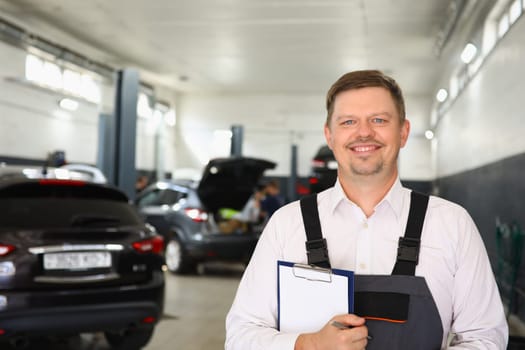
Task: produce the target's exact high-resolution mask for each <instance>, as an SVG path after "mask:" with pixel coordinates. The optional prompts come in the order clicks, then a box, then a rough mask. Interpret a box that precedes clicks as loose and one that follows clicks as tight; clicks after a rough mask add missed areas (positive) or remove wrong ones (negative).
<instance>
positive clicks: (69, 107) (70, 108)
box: [58, 98, 78, 112]
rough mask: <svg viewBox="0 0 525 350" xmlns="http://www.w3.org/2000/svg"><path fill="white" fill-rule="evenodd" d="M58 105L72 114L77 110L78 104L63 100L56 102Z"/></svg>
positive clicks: (70, 100)
mask: <svg viewBox="0 0 525 350" xmlns="http://www.w3.org/2000/svg"><path fill="white" fill-rule="evenodd" d="M58 105H59V106H60V107H61V108H63V109H65V110H68V111H71V112H74V111H76V110H77V109H78V102H77V101H75V100H72V99H70V98H63V99H61V100H60V102H58Z"/></svg>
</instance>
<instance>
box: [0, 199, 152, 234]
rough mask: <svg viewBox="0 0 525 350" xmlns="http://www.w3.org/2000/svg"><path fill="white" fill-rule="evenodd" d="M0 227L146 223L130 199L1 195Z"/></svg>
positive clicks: (25, 227)
mask: <svg viewBox="0 0 525 350" xmlns="http://www.w3.org/2000/svg"><path fill="white" fill-rule="evenodd" d="M0 213H2V215H0V229H2V230H5V229H10V228H16V229H48V228H67V227H79V226H84V227H86V226H87V227H115V226H128V225H137V224H140V223H142V221H141V218H140V216H139V215H138V214H137V213H136V211H135V209H134V208H133V207H132V206H130V205H129V204H128V203H126V202H120V201H113V200H100V199H98V200H94V199H83V198H30V197H24V198H0Z"/></svg>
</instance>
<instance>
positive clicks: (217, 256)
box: [186, 234, 259, 261]
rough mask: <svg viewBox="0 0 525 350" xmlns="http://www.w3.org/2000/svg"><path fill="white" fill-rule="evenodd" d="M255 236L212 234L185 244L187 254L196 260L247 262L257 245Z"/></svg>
mask: <svg viewBox="0 0 525 350" xmlns="http://www.w3.org/2000/svg"><path fill="white" fill-rule="evenodd" d="M258 239H259V235H256V234H213V235H206V236H204V235H203V236H202V239H193V240H191V241H189V242H187V244H186V252H187V254H188V255H189V256H190V257H191V258H193V259H196V260H201V261H202V260H233V261H245V260H246V261H247V260H248V259H249V258H250V257H251V255H252V253H253V250H254V249H255V246H256V245H257V241H258Z"/></svg>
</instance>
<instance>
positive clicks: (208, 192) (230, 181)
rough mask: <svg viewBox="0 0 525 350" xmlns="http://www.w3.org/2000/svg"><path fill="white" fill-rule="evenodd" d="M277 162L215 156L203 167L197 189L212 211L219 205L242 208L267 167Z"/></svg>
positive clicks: (203, 202)
mask: <svg viewBox="0 0 525 350" xmlns="http://www.w3.org/2000/svg"><path fill="white" fill-rule="evenodd" d="M275 165H276V164H275V163H274V162H270V161H268V160H264V159H257V158H247V157H231V158H216V159H212V160H210V162H209V163H208V164H207V165H206V167H205V168H204V174H203V175H202V179H201V181H200V183H199V187H198V189H197V193H198V194H199V197H200V200H201V202H202V204H204V206H205V207H206V208H207V209H208V210H210V211H216V210H218V209H219V208H232V209H237V210H241V209H242V208H243V207H244V205H245V204H246V202H247V201H248V198H250V196H251V195H252V193H253V192H254V190H255V187H256V185H257V183H258V182H259V180H260V179H261V177H262V175H263V173H264V171H265V170H267V169H273V168H275Z"/></svg>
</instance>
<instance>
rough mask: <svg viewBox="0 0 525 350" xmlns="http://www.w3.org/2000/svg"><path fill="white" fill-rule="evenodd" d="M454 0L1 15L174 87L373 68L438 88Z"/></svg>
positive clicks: (298, 85)
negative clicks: (440, 46) (440, 51)
mask: <svg viewBox="0 0 525 350" xmlns="http://www.w3.org/2000/svg"><path fill="white" fill-rule="evenodd" d="M450 1H451V0H216V1H215V0H148V1H146V0H109V1H108V0H67V1H64V0H45V1H43V0H16V1H13V0H0V17H3V18H5V19H6V20H10V21H14V23H16V24H18V25H20V26H22V27H23V28H24V29H26V30H28V31H32V32H34V33H35V34H38V35H40V36H42V37H44V38H47V39H49V40H51V41H54V42H56V43H60V44H61V45H63V46H66V47H67V48H69V49H70V50H73V51H76V52H78V53H81V54H83V55H85V56H88V57H90V58H92V59H94V60H97V61H99V62H101V63H105V64H108V65H110V66H112V67H115V68H120V67H126V66H133V67H138V68H140V69H141V72H142V77H143V78H144V79H145V80H149V82H150V83H152V84H162V85H166V86H168V87H172V88H175V89H177V90H180V91H222V92H225V93H228V92H232V93H291V94H295V93H303V94H304V93H319V92H322V93H324V92H325V91H326V90H327V88H328V86H329V85H330V84H331V83H332V82H333V81H334V80H335V79H336V78H337V77H339V76H340V75H341V74H343V73H344V72H347V71H349V70H353V69H362V68H378V69H381V70H384V71H386V72H387V73H389V74H391V75H393V76H394V78H396V80H398V82H399V83H400V85H401V86H402V88H403V89H404V91H405V94H407V95H418V96H419V95H421V96H430V95H433V94H434V93H435V87H436V83H437V79H438V77H439V74H440V67H441V66H442V62H440V60H439V59H438V58H437V57H436V55H435V54H434V46H435V43H436V40H437V36H438V33H439V31H440V29H442V27H443V26H444V24H445V23H446V21H447V18H446V17H447V13H448V12H447V8H448V6H449V3H450Z"/></svg>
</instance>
